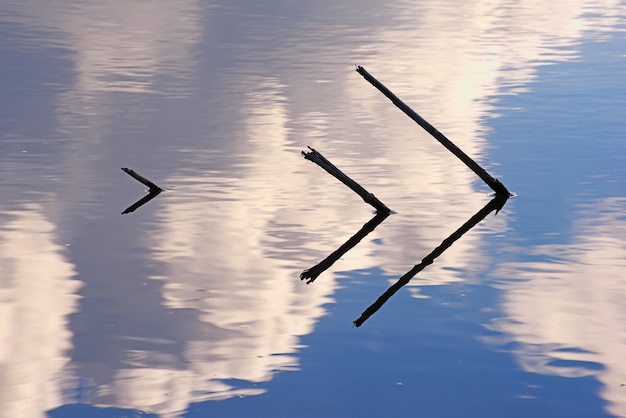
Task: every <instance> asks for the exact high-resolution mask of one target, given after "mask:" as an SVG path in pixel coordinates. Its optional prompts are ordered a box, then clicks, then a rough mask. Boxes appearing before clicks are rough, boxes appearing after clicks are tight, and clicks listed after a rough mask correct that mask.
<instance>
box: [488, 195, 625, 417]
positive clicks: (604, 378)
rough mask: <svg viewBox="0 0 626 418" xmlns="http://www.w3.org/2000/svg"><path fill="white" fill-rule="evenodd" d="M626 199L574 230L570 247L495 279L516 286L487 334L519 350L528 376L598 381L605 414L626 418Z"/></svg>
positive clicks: (552, 248) (551, 249) (549, 250)
mask: <svg viewBox="0 0 626 418" xmlns="http://www.w3.org/2000/svg"><path fill="white" fill-rule="evenodd" d="M624 213H626V199H625V198H612V199H605V200H601V201H599V202H597V203H596V205H594V206H593V207H591V208H589V211H588V212H587V211H585V213H584V216H583V217H582V218H581V219H582V220H581V221H579V222H578V223H577V224H575V225H574V228H573V236H572V239H571V243H570V244H567V245H542V246H539V247H537V248H534V249H533V250H532V252H531V254H533V255H535V256H537V257H538V258H540V259H541V261H534V262H533V261H529V262H523V263H510V264H506V265H504V266H502V267H501V270H499V271H498V272H496V274H497V275H498V277H503V278H505V279H506V278H511V279H512V280H511V281H506V282H504V283H503V284H502V285H501V286H500V287H501V289H502V290H504V293H503V301H502V310H503V311H504V314H505V315H506V316H505V317H504V318H502V319H499V320H497V321H494V323H493V324H491V325H490V328H491V329H493V330H495V331H499V332H502V333H505V335H504V336H502V337H501V339H497V340H494V341H493V342H494V343H497V344H501V343H511V342H514V343H515V344H514V348H513V353H514V354H515V356H516V358H517V360H518V361H519V363H520V366H521V367H522V368H523V369H524V370H526V371H529V372H533V373H541V374H546V375H556V376H564V377H581V376H594V377H595V378H597V379H598V380H599V381H600V382H602V384H603V388H602V390H601V393H600V395H601V396H602V398H604V399H605V400H606V401H607V402H608V406H607V411H608V412H609V413H611V414H613V415H615V416H626V396H625V395H624V387H623V385H624V384H626V364H625V363H624V353H626V328H625V327H624V324H626V304H625V303H624V295H626V275H625V274H624V272H626V218H625V217H624Z"/></svg>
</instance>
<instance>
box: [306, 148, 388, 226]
mask: <svg viewBox="0 0 626 418" xmlns="http://www.w3.org/2000/svg"><path fill="white" fill-rule="evenodd" d="M308 148H309V149H310V150H311V152H304V151H302V155H304V158H306V159H307V160H309V161H313V162H314V163H315V164H317V165H319V166H320V167H322V168H323V169H324V170H326V172H328V174H330V175H332V176H333V177H335V178H336V179H337V180H339V181H340V182H342V183H343V184H345V185H346V186H348V187H349V188H350V189H352V190H353V191H354V192H355V193H356V194H358V195H359V196H361V198H362V199H363V200H364V201H365V203H368V204H370V205H372V206H373V207H374V208H376V210H377V211H378V212H379V213H387V214H389V213H391V209H389V208H388V207H387V206H385V204H384V203H383V202H381V201H380V200H378V199H377V198H376V196H374V195H373V194H372V193H370V192H368V191H367V190H365V189H364V188H363V186H361V185H360V184H359V183H357V182H356V181H354V180H352V179H351V178H350V177H348V176H347V175H345V174H344V173H343V172H342V171H341V170H339V169H338V168H337V167H335V166H334V165H333V163H331V162H330V161H328V160H327V159H326V158H325V157H324V156H323V155H322V154H320V153H319V152H317V151H316V150H314V149H313V148H311V147H308Z"/></svg>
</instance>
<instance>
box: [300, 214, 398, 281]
mask: <svg viewBox="0 0 626 418" xmlns="http://www.w3.org/2000/svg"><path fill="white" fill-rule="evenodd" d="M388 216H389V212H382V213H377V214H376V215H375V216H374V217H373V218H372V219H370V220H369V221H368V222H367V223H366V224H365V225H363V227H362V228H361V229H360V230H359V231H358V232H357V233H356V234H354V235H353V236H352V237H350V239H348V241H346V242H345V243H344V244H343V245H342V246H341V247H339V248H337V250H335V251H334V252H333V253H331V254H330V255H329V256H328V257H326V258H325V259H324V260H322V261H320V262H319V263H318V264H316V265H315V266H313V267H311V268H310V269H307V270H304V271H303V272H302V273H301V274H300V280H305V279H306V284H311V283H313V282H314V281H315V279H317V277H318V276H319V275H320V274H322V273H323V272H324V271H326V270H327V269H328V268H330V266H332V265H333V264H334V263H335V262H336V261H337V260H339V259H340V258H341V257H342V256H343V255H344V254H345V253H347V252H348V251H350V250H351V249H352V248H354V247H355V246H356V245H357V244H358V243H359V242H360V241H361V240H362V239H363V238H365V237H366V236H367V235H368V234H369V233H370V232H372V231H373V230H374V229H376V227H377V226H378V225H380V224H381V223H382V222H383V221H384V220H385V219H387V217H388Z"/></svg>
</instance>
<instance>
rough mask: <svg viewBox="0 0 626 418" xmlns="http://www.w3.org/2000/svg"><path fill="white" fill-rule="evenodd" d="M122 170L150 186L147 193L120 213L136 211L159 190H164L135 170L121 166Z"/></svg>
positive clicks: (158, 192)
mask: <svg viewBox="0 0 626 418" xmlns="http://www.w3.org/2000/svg"><path fill="white" fill-rule="evenodd" d="M122 171H123V172H125V173H126V174H128V175H129V176H131V177H132V178H134V179H135V180H137V181H138V182H140V183H143V184H145V185H146V186H148V187H149V188H150V190H149V191H148V194H147V195H145V196H144V197H142V198H141V199H139V200H138V201H136V202H135V203H133V204H132V205H130V206H129V207H127V208H126V209H125V210H124V212H122V215H125V214H127V213H131V212H134V211H136V210H137V209H139V208H140V207H142V206H143V205H145V204H146V203H148V202H149V201H151V200H152V199H154V198H155V197H157V196H158V195H159V194H160V193H161V192H163V191H164V190H163V189H162V188H160V187H159V186H157V185H156V184H154V183H153V182H151V181H150V180H148V179H147V178H145V177H142V176H140V175H139V174H137V173H136V172H135V170H131V169H130V168H126V167H122Z"/></svg>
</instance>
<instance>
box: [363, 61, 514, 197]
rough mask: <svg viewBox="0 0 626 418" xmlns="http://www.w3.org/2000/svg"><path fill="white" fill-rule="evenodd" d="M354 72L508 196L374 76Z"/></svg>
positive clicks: (486, 174) (498, 184)
mask: <svg viewBox="0 0 626 418" xmlns="http://www.w3.org/2000/svg"><path fill="white" fill-rule="evenodd" d="M356 71H357V72H358V73H359V74H361V75H362V76H363V78H365V79H366V80H367V81H369V82H370V83H371V84H372V85H373V86H374V87H376V88H377V89H378V90H379V91H380V92H381V93H382V94H384V95H385V96H386V97H387V98H388V99H389V100H391V101H392V102H393V104H394V105H396V106H397V107H398V108H399V109H400V110H402V111H403V112H404V113H405V114H406V115H407V116H408V117H410V118H411V119H413V120H414V121H415V122H416V123H417V124H418V125H419V126H421V127H422V128H424V129H425V130H426V131H427V132H428V133H429V134H431V135H432V136H433V137H434V138H435V139H436V140H437V141H439V142H440V143H441V145H443V146H444V147H446V148H447V149H448V150H449V151H450V152H451V153H452V154H454V155H455V156H456V157H457V158H459V159H460V160H461V161H463V162H464V163H465V165H467V166H468V167H469V168H470V169H471V170H472V171H473V172H474V173H476V175H477V176H478V177H480V178H481V179H482V180H483V181H484V182H485V183H487V185H488V186H489V187H491V189H493V191H494V192H496V193H499V194H506V195H507V196H510V192H509V191H508V189H507V188H506V187H505V186H504V184H502V183H501V182H500V181H499V180H497V179H495V178H493V177H492V176H491V175H490V174H489V173H488V172H487V171H486V170H485V169H484V168H482V167H481V166H480V165H478V163H476V161H474V160H472V159H471V158H470V157H469V156H468V155H467V154H466V153H464V152H463V151H462V150H461V149H460V148H459V147H457V146H456V145H454V144H453V143H452V141H450V140H449V139H448V138H447V137H446V136H445V135H444V134H442V133H441V132H439V131H438V130H437V129H436V128H435V127H434V126H433V125H431V124H430V123H428V122H427V121H426V120H425V119H424V118H422V117H421V116H420V115H418V114H417V113H416V112H415V111H414V110H413V109H411V108H410V107H409V106H408V105H407V104H405V103H404V102H403V101H402V100H400V99H399V98H398V97H397V96H396V95H395V94H393V93H392V92H391V90H389V89H388V88H387V87H385V86H384V85H383V83H381V82H380V81H378V80H377V79H376V78H374V76H372V75H371V74H370V73H368V72H367V71H366V70H365V68H363V67H361V66H357V68H356Z"/></svg>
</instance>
